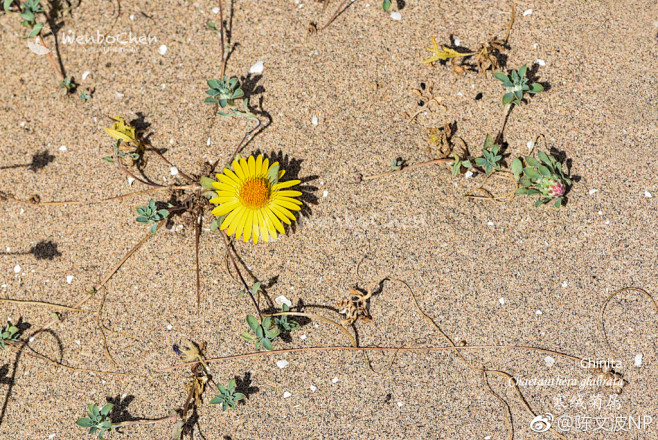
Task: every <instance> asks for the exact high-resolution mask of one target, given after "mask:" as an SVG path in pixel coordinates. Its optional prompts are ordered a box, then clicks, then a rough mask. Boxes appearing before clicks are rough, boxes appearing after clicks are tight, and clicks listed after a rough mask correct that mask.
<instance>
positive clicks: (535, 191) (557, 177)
mask: <svg viewBox="0 0 658 440" xmlns="http://www.w3.org/2000/svg"><path fill="white" fill-rule="evenodd" d="M537 156H538V157H539V160H537V159H535V158H534V157H532V156H526V157H525V159H524V160H523V161H522V160H521V159H518V158H517V159H514V161H513V162H512V173H513V174H514V178H515V179H516V180H517V182H518V183H519V185H520V188H519V189H517V190H516V194H521V195H527V196H533V195H539V196H540V198H539V200H537V201H536V202H535V206H539V205H543V204H545V203H549V202H551V201H553V200H555V207H556V208H560V207H561V206H562V205H563V204H564V203H565V200H564V194H565V193H566V192H567V188H568V187H569V186H571V179H569V178H568V177H567V176H565V174H564V172H563V171H562V164H561V163H560V162H558V160H557V159H555V158H554V157H553V156H549V155H548V154H546V153H544V152H543V151H540V152H539V153H537ZM524 162H525V166H524Z"/></svg>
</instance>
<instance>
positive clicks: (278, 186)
mask: <svg viewBox="0 0 658 440" xmlns="http://www.w3.org/2000/svg"><path fill="white" fill-rule="evenodd" d="M300 183H302V181H301V180H288V181H286V182H279V183H277V184H276V185H274V186H273V187H272V191H276V190H279V189H284V188H290V187H291V186H295V185H299V184H300Z"/></svg>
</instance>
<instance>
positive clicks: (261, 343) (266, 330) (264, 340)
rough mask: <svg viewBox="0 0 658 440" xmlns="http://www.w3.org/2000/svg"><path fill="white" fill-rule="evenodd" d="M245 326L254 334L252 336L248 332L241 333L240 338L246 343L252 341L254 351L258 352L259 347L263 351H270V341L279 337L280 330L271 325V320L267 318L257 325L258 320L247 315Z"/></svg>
mask: <svg viewBox="0 0 658 440" xmlns="http://www.w3.org/2000/svg"><path fill="white" fill-rule="evenodd" d="M247 325H248V326H249V328H250V329H251V331H252V332H253V333H254V334H253V335H252V334H251V333H249V332H244V333H242V337H243V338H245V339H246V340H247V341H252V342H253V343H254V345H255V347H256V350H259V349H260V348H261V347H263V348H264V349H265V350H272V349H273V348H274V346H273V345H272V341H273V340H274V338H276V337H277V336H279V334H280V333H281V330H280V329H279V327H277V326H273V325H272V318H270V317H267V318H265V319H263V323H262V324H259V323H258V319H256V317H255V316H253V315H248V316H247Z"/></svg>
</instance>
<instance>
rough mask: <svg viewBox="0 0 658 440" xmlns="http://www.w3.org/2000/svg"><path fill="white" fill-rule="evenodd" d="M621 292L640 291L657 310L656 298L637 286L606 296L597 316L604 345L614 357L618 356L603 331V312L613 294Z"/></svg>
mask: <svg viewBox="0 0 658 440" xmlns="http://www.w3.org/2000/svg"><path fill="white" fill-rule="evenodd" d="M622 292H638V293H641V294H642V295H644V296H646V297H647V298H649V299H650V300H651V302H652V303H653V306H654V307H655V309H656V311H657V312H658V303H656V300H655V299H653V296H651V294H650V293H649V292H647V291H646V290H644V289H640V288H639V287H624V288H623V289H619V290H617V291H616V292H613V293H612V294H611V295H610V296H608V298H607V299H606V300H605V301H604V302H603V307H601V314H600V316H599V328H600V330H601V334H603V340H604V341H605V345H606V346H607V347H608V350H610V352H611V353H612V354H613V355H614V356H616V357H619V356H618V354H617V352H616V351H615V350H614V349H613V348H612V346H611V345H610V342H608V336H607V334H606V332H605V323H604V322H603V314H604V313H605V309H606V307H607V306H608V303H609V302H610V300H612V298H614V297H615V296H617V295H618V294H620V293H622Z"/></svg>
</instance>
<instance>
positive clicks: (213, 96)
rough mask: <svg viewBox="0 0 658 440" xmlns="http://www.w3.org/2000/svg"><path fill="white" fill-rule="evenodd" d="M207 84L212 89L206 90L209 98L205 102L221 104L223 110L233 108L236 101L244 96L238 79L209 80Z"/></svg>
mask: <svg viewBox="0 0 658 440" xmlns="http://www.w3.org/2000/svg"><path fill="white" fill-rule="evenodd" d="M207 83H208V87H210V89H208V90H206V94H207V95H209V96H208V97H207V98H206V99H205V101H204V102H207V103H209V104H219V106H220V107H221V108H225V107H227V106H229V107H233V106H235V100H236V99H238V98H242V97H243V96H244V91H243V90H242V89H241V88H240V82H239V81H238V79H237V78H236V77H232V78H231V79H229V78H228V77H226V76H224V77H223V78H222V79H209V80H208V81H207Z"/></svg>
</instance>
